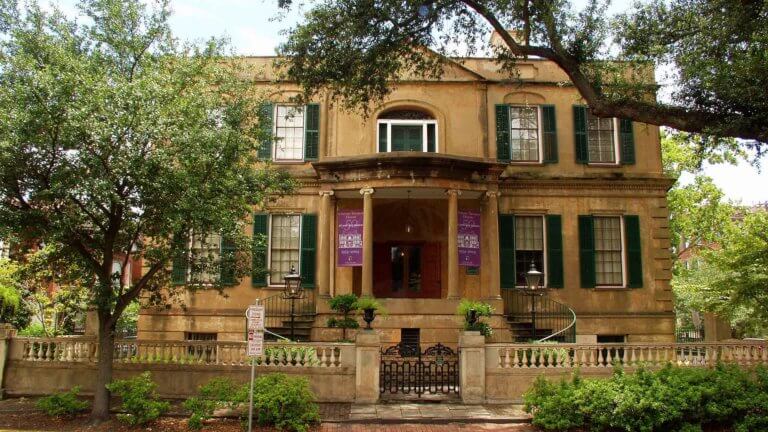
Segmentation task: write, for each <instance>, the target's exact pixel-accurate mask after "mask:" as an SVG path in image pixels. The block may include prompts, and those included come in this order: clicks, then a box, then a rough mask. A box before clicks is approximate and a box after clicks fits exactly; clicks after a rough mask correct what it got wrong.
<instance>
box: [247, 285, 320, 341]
mask: <svg viewBox="0 0 768 432" xmlns="http://www.w3.org/2000/svg"><path fill="white" fill-rule="evenodd" d="M304 292H305V294H306V295H305V297H304V298H302V299H298V300H295V302H294V315H295V316H296V317H297V318H300V317H309V316H312V317H313V316H315V315H316V313H315V292H314V290H304ZM259 302H260V303H261V304H262V305H264V315H265V316H264V326H265V327H268V328H280V327H283V321H285V320H286V319H289V318H290V317H291V301H290V300H287V299H284V298H283V297H282V294H275V295H271V296H269V297H265V298H263V299H260V300H259ZM270 334H271V333H270Z"/></svg>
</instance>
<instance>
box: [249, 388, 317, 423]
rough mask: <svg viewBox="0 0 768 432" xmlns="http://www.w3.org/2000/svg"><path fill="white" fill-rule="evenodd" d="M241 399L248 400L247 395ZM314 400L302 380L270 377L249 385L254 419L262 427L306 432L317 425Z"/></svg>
mask: <svg viewBox="0 0 768 432" xmlns="http://www.w3.org/2000/svg"><path fill="white" fill-rule="evenodd" d="M245 397H246V398H247V397H248V392H247V391H246V392H245ZM314 399H315V395H314V394H313V393H312V390H310V388H309V381H308V380H307V379H306V378H304V377H292V376H288V375H285V374H281V373H273V374H268V375H264V376H261V377H258V378H257V379H256V380H255V381H254V383H253V410H254V416H256V421H257V422H258V424H259V425H262V426H274V427H276V428H277V429H279V430H289V431H296V432H306V431H307V430H308V429H309V427H310V426H311V425H313V424H316V423H319V422H320V411H319V408H318V406H317V404H316V403H314V402H313V401H314ZM246 401H247V399H246Z"/></svg>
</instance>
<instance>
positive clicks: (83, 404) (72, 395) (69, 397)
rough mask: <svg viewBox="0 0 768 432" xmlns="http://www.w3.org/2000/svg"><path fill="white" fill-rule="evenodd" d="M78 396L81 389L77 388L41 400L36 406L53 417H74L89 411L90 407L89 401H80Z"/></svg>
mask: <svg viewBox="0 0 768 432" xmlns="http://www.w3.org/2000/svg"><path fill="white" fill-rule="evenodd" d="M78 394H80V387H79V386H75V387H72V390H70V391H67V392H63V393H56V394H52V395H50V396H46V397H43V398H40V399H38V401H37V403H36V404H35V406H36V407H37V408H38V409H40V410H42V411H43V412H44V413H46V414H47V415H49V416H52V417H62V416H73V415H75V414H77V413H80V412H83V411H85V410H87V409H88V405H89V404H88V402H87V401H84V400H80V399H78V398H77V395H78Z"/></svg>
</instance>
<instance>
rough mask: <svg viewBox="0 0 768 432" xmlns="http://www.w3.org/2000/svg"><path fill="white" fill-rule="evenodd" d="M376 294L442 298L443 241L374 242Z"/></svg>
mask: <svg viewBox="0 0 768 432" xmlns="http://www.w3.org/2000/svg"><path fill="white" fill-rule="evenodd" d="M373 294H374V296H376V297H380V298H382V297H384V298H387V297H388V298H440V243H418V242H413V243H403V242H386V243H374V246H373Z"/></svg>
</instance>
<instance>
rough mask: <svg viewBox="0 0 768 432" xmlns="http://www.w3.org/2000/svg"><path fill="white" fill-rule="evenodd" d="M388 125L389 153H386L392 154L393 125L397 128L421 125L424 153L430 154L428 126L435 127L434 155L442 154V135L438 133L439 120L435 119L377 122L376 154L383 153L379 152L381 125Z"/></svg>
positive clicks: (422, 149) (382, 120)
mask: <svg viewBox="0 0 768 432" xmlns="http://www.w3.org/2000/svg"><path fill="white" fill-rule="evenodd" d="M381 124H386V125H387V151H386V153H392V125H395V126H414V125H421V151H422V152H423V153H428V152H427V148H428V143H427V129H428V128H427V125H430V124H432V125H435V151H434V153H439V152H440V140H439V138H438V136H439V135H440V134H439V133H438V125H437V120H435V119H425V120H405V119H403V120H399V119H379V120H377V121H376V142H375V143H374V144H375V146H376V153H381V152H380V151H379V142H381V136H380V135H381V132H380V130H381V129H380V127H379V125H381Z"/></svg>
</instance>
